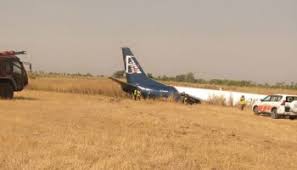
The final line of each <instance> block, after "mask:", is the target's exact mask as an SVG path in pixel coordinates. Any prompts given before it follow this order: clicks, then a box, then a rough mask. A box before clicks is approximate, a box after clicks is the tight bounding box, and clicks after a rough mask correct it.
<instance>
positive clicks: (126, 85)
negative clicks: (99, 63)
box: [109, 77, 138, 93]
mask: <svg viewBox="0 0 297 170" xmlns="http://www.w3.org/2000/svg"><path fill="white" fill-rule="evenodd" d="M109 79H111V80H112V81H115V82H116V83H118V84H120V85H121V87H122V90H123V91H124V92H127V93H132V92H133V91H134V90H135V89H138V87H137V86H135V85H132V84H129V83H126V82H124V81H121V80H119V79H116V78H113V77H109Z"/></svg>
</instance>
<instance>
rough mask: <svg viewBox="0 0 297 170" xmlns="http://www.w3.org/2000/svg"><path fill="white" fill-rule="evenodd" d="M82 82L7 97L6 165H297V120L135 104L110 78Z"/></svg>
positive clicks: (34, 86)
mask: <svg viewBox="0 0 297 170" xmlns="http://www.w3.org/2000/svg"><path fill="white" fill-rule="evenodd" d="M53 81H55V82H56V83H51V82H53ZM81 81H82V80H77V81H74V80H71V79H70V80H68V79H66V78H63V79H60V80H59V78H44V79H35V80H31V81H30V82H31V85H30V87H29V88H28V90H25V91H23V92H20V93H18V94H16V98H15V99H14V100H11V101H3V100H2V101H0V145H1V147H0V169H210V170H215V169H216V170H219V169H259V170H260V169H261V170H262V169H297V164H296V160H297V147H296V145H297V133H296V131H297V120H293V121H292V120H286V119H280V120H273V119H270V118H269V117H261V116H255V115H253V113H252V112H251V111H249V110H246V111H239V109H237V108H231V107H223V106H216V105H208V104H202V105H194V106H186V105H182V104H179V103H173V102H166V101H151V100H148V101H137V102H135V101H133V100H130V99H128V98H124V97H121V96H122V94H121V92H120V90H119V89H118V87H117V85H115V84H112V83H110V82H109V80H106V79H102V80H89V81H87V82H88V83H86V84H82V82H81ZM83 81H86V80H83ZM93 81H94V82H93ZM100 81H101V83H102V81H103V82H104V81H107V83H106V84H109V86H108V88H107V89H113V90H115V91H113V90H110V92H105V91H100V90H99V89H102V88H103V87H106V84H104V83H102V84H101V85H98V86H96V85H95V84H97V83H98V82H100ZM76 83H77V84H76ZM41 84H43V85H41ZM99 84H100V83H99ZM78 86H79V88H77V87H78ZM89 87H93V88H91V89H89ZM57 89H60V90H57ZM70 89H72V90H70ZM73 89H76V90H73ZM85 89H89V90H87V92H86V90H85ZM94 89H97V90H94ZM103 89H104V88H103ZM56 91H59V92H67V93H59V92H56ZM87 94H92V95H87ZM111 94H118V95H116V96H117V97H111V96H112V95H111Z"/></svg>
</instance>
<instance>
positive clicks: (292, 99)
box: [286, 96, 297, 103]
mask: <svg viewBox="0 0 297 170" xmlns="http://www.w3.org/2000/svg"><path fill="white" fill-rule="evenodd" d="M294 100H297V97H295V96H288V97H287V98H286V101H287V102H289V103H290V102H292V101H294Z"/></svg>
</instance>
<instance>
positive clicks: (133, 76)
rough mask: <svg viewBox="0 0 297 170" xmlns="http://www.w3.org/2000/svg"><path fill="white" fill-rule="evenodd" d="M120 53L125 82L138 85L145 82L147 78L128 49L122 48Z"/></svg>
mask: <svg viewBox="0 0 297 170" xmlns="http://www.w3.org/2000/svg"><path fill="white" fill-rule="evenodd" d="M122 52H123V59H124V66H125V74H126V78H127V82H128V83H132V84H139V83H140V82H142V81H144V80H147V79H148V77H147V76H146V74H145V72H144V71H143V69H142V67H141V66H140V64H139V62H138V61H137V59H136V58H135V56H134V55H133V53H132V51H131V50H130V48H127V47H123V48H122Z"/></svg>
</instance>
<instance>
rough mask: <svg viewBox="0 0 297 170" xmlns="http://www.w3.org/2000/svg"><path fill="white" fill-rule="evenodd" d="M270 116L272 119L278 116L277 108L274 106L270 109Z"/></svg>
mask: <svg viewBox="0 0 297 170" xmlns="http://www.w3.org/2000/svg"><path fill="white" fill-rule="evenodd" d="M270 116H271V118H272V119H278V118H279V115H278V114H277V109H276V108H273V109H272V110H271V113H270Z"/></svg>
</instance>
